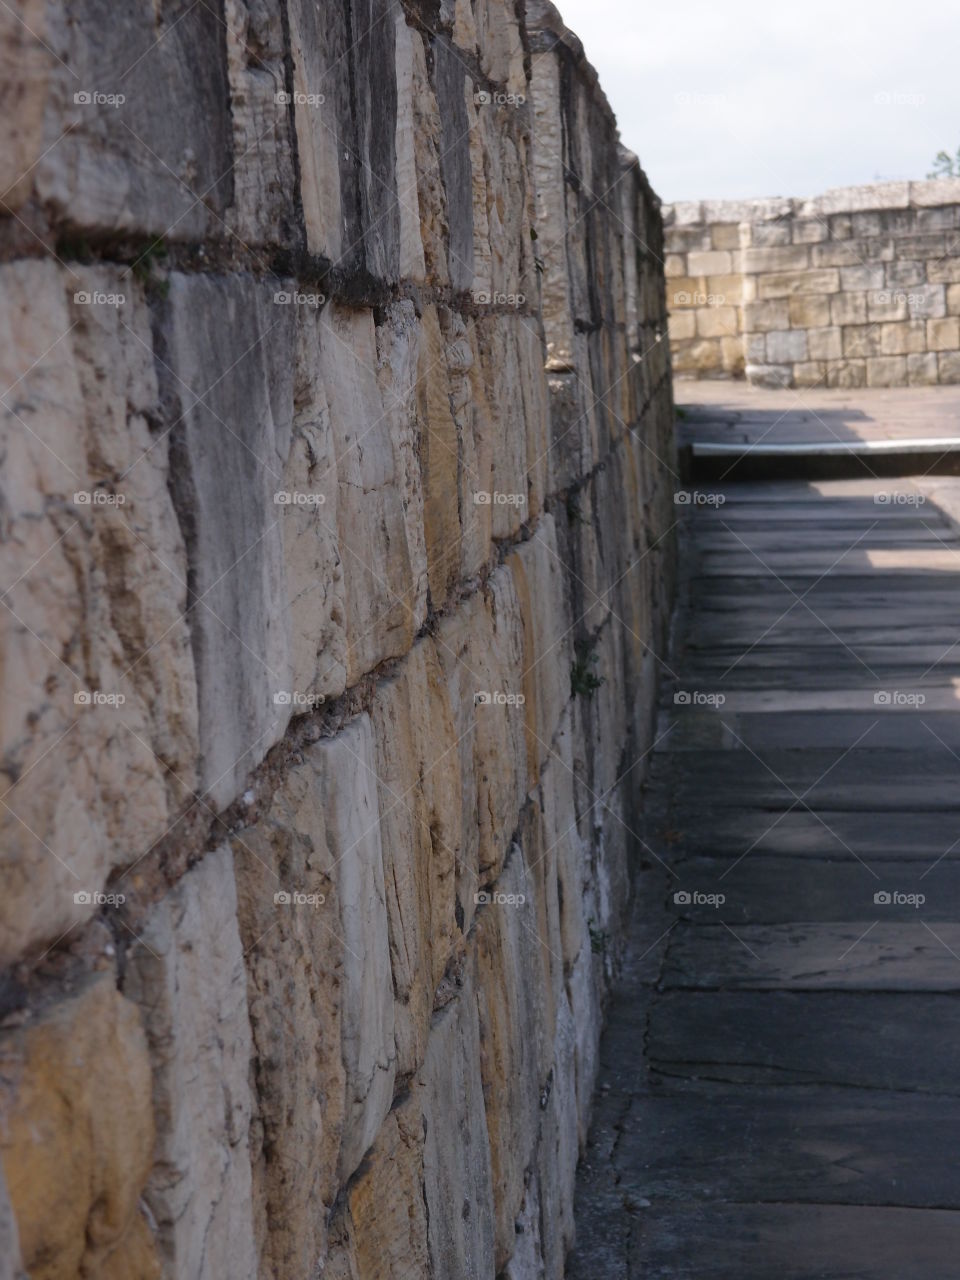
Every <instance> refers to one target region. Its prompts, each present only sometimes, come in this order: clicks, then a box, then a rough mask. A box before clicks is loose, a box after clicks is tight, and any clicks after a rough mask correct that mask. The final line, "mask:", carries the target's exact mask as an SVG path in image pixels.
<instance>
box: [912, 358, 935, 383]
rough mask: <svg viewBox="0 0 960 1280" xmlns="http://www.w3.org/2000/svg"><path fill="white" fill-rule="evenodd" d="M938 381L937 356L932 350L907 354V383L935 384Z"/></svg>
mask: <svg viewBox="0 0 960 1280" xmlns="http://www.w3.org/2000/svg"><path fill="white" fill-rule="evenodd" d="M938 381H939V372H938V369H937V357H936V355H935V354H934V353H933V352H931V353H929V354H924V355H908V356H907V383H908V384H909V385H910V386H911V387H930V386H936V384H937V382H938Z"/></svg>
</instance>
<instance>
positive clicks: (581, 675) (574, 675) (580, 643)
mask: <svg viewBox="0 0 960 1280" xmlns="http://www.w3.org/2000/svg"><path fill="white" fill-rule="evenodd" d="M595 644H596V641H595V640H577V641H576V642H575V644H574V646H573V651H574V655H575V656H574V660H573V666H572V667H571V668H570V692H571V693H572V694H574V695H576V694H580V696H581V697H583V698H592V697H593V695H594V694H595V693H596V691H597V690H598V689H599V688H600V686H601V685H602V684H603V681H604V677H603V676H598V675H597V674H596V673H595V672H594V671H593V669H592V668H593V667H595V666H596V664H597V655H596V653H595V652H594V645H595Z"/></svg>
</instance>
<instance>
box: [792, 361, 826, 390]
mask: <svg viewBox="0 0 960 1280" xmlns="http://www.w3.org/2000/svg"><path fill="white" fill-rule="evenodd" d="M826 376H827V367H826V364H825V363H824V362H823V361H822V360H807V361H804V362H802V363H800V364H795V365H794V366H793V385H794V386H795V387H819V386H821V384H822V383H823V381H824V379H825V378H826Z"/></svg>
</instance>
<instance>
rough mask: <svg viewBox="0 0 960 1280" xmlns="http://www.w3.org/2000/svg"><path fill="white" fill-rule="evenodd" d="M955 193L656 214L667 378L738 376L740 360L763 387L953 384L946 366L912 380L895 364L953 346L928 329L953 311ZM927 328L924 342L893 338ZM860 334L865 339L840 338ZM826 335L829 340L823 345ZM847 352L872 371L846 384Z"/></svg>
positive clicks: (941, 330)
mask: <svg viewBox="0 0 960 1280" xmlns="http://www.w3.org/2000/svg"><path fill="white" fill-rule="evenodd" d="M958 190H960V185H958V182H957V181H956V180H953V179H945V180H934V181H927V182H911V183H907V182H888V183H875V184H872V185H870V186H865V187H849V188H840V189H837V190H834V191H828V192H827V193H826V195H824V196H820V197H817V198H816V199H814V200H778V201H769V200H747V201H740V202H735V201H705V202H704V203H703V204H702V205H687V204H683V205H676V206H673V207H672V208H671V209H667V210H665V222H666V232H665V243H666V248H667V250H668V253H667V257H666V265H665V274H666V276H667V277H668V287H667V300H668V305H669V308H670V311H671V316H670V343H671V347H672V350H673V365H674V369H675V371H676V372H677V374H679V375H680V376H682V377H693V378H719V377H728V378H729V377H739V376H741V375H742V373H743V372H744V361H746V376H747V378H748V380H749V381H751V382H754V383H756V384H758V385H762V386H770V387H774V386H785V387H797V388H800V387H807V388H809V387H815V386H823V385H826V386H831V387H835V386H850V385H855V384H854V383H852V382H851V381H850V379H851V378H852V377H859V378H860V382H859V383H857V384H856V385H863V384H864V382H866V383H867V385H871V386H906V385H908V384H911V385H912V384H914V383H916V382H918V381H921V380H923V381H927V382H931V383H935V382H938V381H939V382H950V381H951V380H952V379H953V377H954V362H953V361H952V360H951V359H949V358H948V359H946V360H942V361H938V360H934V361H932V362H931V361H926V362H925V363H924V365H923V366H922V367H923V368H924V369H925V370H926V372H925V373H923V374H921V373H920V372H919V370H920V368H921V365H920V364H919V363H918V362H915V363H914V365H912V366H911V365H910V363H909V361H904V360H902V359H899V357H901V356H926V355H937V354H939V353H946V352H951V351H953V350H955V346H954V337H955V334H954V330H953V328H952V326H950V325H949V324H947V325H946V326H943V327H941V326H939V325H938V324H937V323H936V321H937V320H939V319H942V318H944V317H953V316H954V315H955V311H954V309H953V308H952V306H949V307H948V305H947V299H946V298H945V295H944V292H943V291H944V289H945V288H950V287H952V282H954V281H956V280H958V279H960V274H958V273H960V259H958V252H957V251H958V243H957V239H956V235H955V232H956V228H957V226H958V220H960V207H958V202H957V192H958ZM737 246H739V247H740V248H739V252H737ZM724 269H726V270H728V271H734V272H739V275H733V276H726V277H725V276H723V275H722V274H721V272H722V270H724ZM928 318H929V324H928V328H927V330H926V334H925V335H924V334H923V332H922V330H920V329H914V330H912V331H911V332H910V335H909V337H908V336H907V334H906V331H903V332H902V333H893V332H889V330H890V329H892V328H893V326H895V325H897V324H899V323H904V322H907V321H908V320H910V321H914V320H918V319H919V320H922V319H928ZM858 325H859V326H864V328H863V330H862V333H863V335H865V337H864V339H863V340H861V341H858V340H857V339H856V338H854V337H853V335H852V334H848V329H849V328H850V327H852V326H858ZM830 329H833V330H834V331H836V332H837V337H836V338H834V337H832V336H831V337H830V338H829V340H827V339H825V338H824V337H823V336H819V335H825V334H827V333H828V331H829V330H830ZM764 335H766V338H765V340H764ZM815 335H818V337H815ZM848 356H854V357H857V358H860V359H866V358H870V357H875V358H876V360H878V361H881V360H882V363H875V364H874V367H873V369H872V370H871V369H870V368H869V367H868V366H865V367H864V368H863V369H860V371H859V372H858V373H856V374H854V373H852V372H851V368H850V366H849V362H848V359H847V357H848ZM887 357H891V358H890V359H888V358H887Z"/></svg>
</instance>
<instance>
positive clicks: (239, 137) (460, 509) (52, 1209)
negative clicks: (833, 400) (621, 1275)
mask: <svg viewBox="0 0 960 1280" xmlns="http://www.w3.org/2000/svg"><path fill="white" fill-rule="evenodd" d="M3 8H4V7H3V6H2V5H0V71H2V72H3V74H2V75H0V99H2V100H3V102H4V103H5V104H6V105H7V106H8V107H10V110H9V111H8V113H7V114H8V116H9V117H10V128H9V130H8V133H9V134H10V139H9V146H8V147H6V148H5V149H4V153H3V156H2V157H0V169H2V178H3V182H4V200H3V202H2V205H3V207H2V210H0V227H2V229H3V231H4V237H5V238H4V242H3V243H4V255H3V263H2V265H0V338H2V342H0V352H2V354H0V375H2V376H0V391H2V394H0V432H2V446H3V458H4V461H5V464H6V465H5V467H4V474H3V479H2V492H0V496H2V503H0V529H2V534H3V536H2V537H0V604H2V606H3V608H2V609H0V656H2V663H0V673H2V674H0V711H2V715H0V721H2V725H3V730H2V753H0V755H2V770H3V776H4V781H3V786H2V787H0V834H2V836H3V846H2V847H3V858H4V871H5V873H6V875H5V878H4V888H5V893H4V898H3V903H2V904H0V960H2V961H3V962H4V964H5V966H6V967H7V977H6V979H5V982H4V984H3V986H2V991H0V1066H2V1070H0V1121H2V1123H0V1157H2V1168H3V1178H2V1179H0V1277H2V1280H24V1277H25V1276H30V1277H31V1278H39V1280H67V1278H68V1277H69V1278H70V1280H74V1278H76V1280H91V1278H92V1277H98V1278H101V1277H102V1280H220V1278H221V1277H227V1276H229V1277H230V1278H231V1280H254V1277H257V1278H259V1277H261V1276H263V1277H266V1276H270V1277H275V1278H276V1280H305V1278H306V1277H317V1276H323V1277H324V1280H330V1278H333V1280H450V1278H451V1277H467V1276H476V1277H478V1278H479V1277H485V1278H487V1277H491V1278H492V1277H493V1276H494V1275H502V1276H505V1277H509V1278H510V1280H531V1278H533V1277H538V1278H539V1280H561V1277H562V1274H563V1267H564V1259H565V1255H566V1253H567V1251H568V1250H569V1248H570V1246H571V1244H572V1241H573V1233H574V1226H573V1217H572V1196H573V1181H574V1169H575V1166H576V1163H577V1159H578V1155H579V1152H580V1150H581V1147H582V1144H583V1142H584V1140H585V1136H586V1133H587V1131H588V1125H589V1114H590V1109H591V1106H592V1104H593V1090H594V1085H595V1082H596V1073H597V1068H598V1060H597V1048H596V1046H597V1038H598V1035H599V1031H600V1026H601V1022H602V1017H603V1008H604V1004H605V1001H606V998H607V995H608V993H609V990H610V986H611V983H612V982H613V980H614V978H615V976H616V973H617V968H618V964H619V959H620V954H621V948H620V938H621V935H622V932H623V925H624V920H625V914H626V911H627V908H628V903H629V900H630V893H631V876H630V866H631V864H632V863H633V862H634V861H635V860H636V859H635V855H636V854H637V852H638V842H637V841H636V839H635V838H634V837H633V836H632V835H631V832H632V831H636V830H637V829H638V823H637V815H636V813H635V812H634V809H635V803H634V801H633V800H632V799H631V794H633V793H634V792H635V791H636V790H637V787H638V784H639V781H640V780H642V778H643V775H644V771H645V768H646V765H645V763H644V761H645V758H646V752H647V750H648V748H649V746H650V744H651V742H652V733H653V708H654V703H655V685H656V669H657V655H658V654H659V653H660V652H661V651H662V649H663V646H664V642H665V636H666V631H667V625H668V619H669V614H670V607H671V595H672V589H673V581H674V545H673V528H674V524H675V518H676V511H675V506H674V493H675V490H676V485H677V484H678V482H679V481H678V477H677V464H676V457H675V451H674V442H673V425H674V424H673V406H672V394H671V362H670V342H669V339H668V336H667V313H666V308H665V305H664V275H663V265H662V264H663V260H664V256H665V255H664V235H663V222H662V218H661V212H660V204H659V201H658V199H657V197H656V195H655V194H654V192H653V191H652V190H651V188H650V186H649V184H648V182H647V179H646V177H645V176H644V174H643V172H642V170H641V168H640V166H639V163H638V161H637V159H636V157H635V156H634V155H632V154H631V153H629V152H627V151H625V150H624V149H623V148H622V147H621V146H620V145H619V140H618V137H617V133H616V125H615V121H614V119H613V115H612V113H611V111H610V108H609V105H608V103H607V101H606V99H605V97H604V95H603V92H602V90H601V89H600V87H599V85H598V83H597V78H596V74H595V72H594V71H593V69H592V68H591V67H590V66H589V64H588V63H587V62H586V60H585V58H584V55H583V49H582V46H581V45H580V42H579V41H578V40H577V38H576V37H575V36H574V35H572V33H570V32H569V31H567V30H566V28H565V27H564V26H563V23H562V21H561V19H560V16H559V14H558V13H557V11H556V10H555V9H554V8H553V6H552V5H550V4H549V3H546V0H529V3H527V4H526V5H525V6H517V5H514V4H513V3H512V0H439V3H433V4H429V3H426V0H410V2H409V3H404V4H401V3H399V0H390V2H389V3H373V0H348V2H347V3H344V4H333V3H331V2H330V0H322V3H320V4H319V5H315V4H308V3H305V0H291V3H290V4H287V5H281V4H279V3H277V2H276V0H264V3H259V2H258V3H254V2H253V0H225V3H224V4H223V5H221V6H219V8H217V6H214V7H213V8H211V7H209V6H205V5H203V4H201V5H199V6H195V7H194V8H193V9H191V8H190V6H189V4H187V5H181V6H180V7H179V8H178V7H176V6H174V10H173V12H172V13H168V12H167V6H157V5H153V6H151V5H149V4H146V3H144V2H142V0H135V3H133V4H132V6H127V7H126V8H124V9H123V11H122V12H114V11H112V10H110V9H109V7H108V6H106V5H104V4H103V3H102V0H80V2H79V3H78V4H77V5H76V6H73V7H72V8H71V10H70V13H69V15H66V14H57V13H54V12H53V10H52V9H51V10H49V12H48V11H46V10H44V8H43V6H41V5H40V4H38V3H34V0H29V2H28V3H27V4H26V5H25V6H20V9H19V11H18V13H19V14H20V15H22V19H23V21H18V19H17V17H15V16H14V15H13V14H12V12H9V11H8V12H4V11H3ZM214 8H216V12H214ZM24 24H26V25H24ZM74 95H78V96H77V97H76V98H75V96H74ZM85 96H89V98H90V101H86V100H85ZM702 212H703V211H702V210H701V209H700V208H699V206H698V207H697V209H696V210H695V211H690V213H691V216H690V218H689V219H686V220H685V218H684V217H683V216H681V217H679V218H678V219H676V220H675V229H676V230H677V232H683V233H684V235H685V237H686V238H685V239H684V242H683V248H682V250H680V249H678V250H677V252H676V253H674V252H671V255H670V256H671V259H672V261H671V265H670V270H671V283H672V287H673V288H674V289H675V291H676V292H677V294H678V295H679V294H680V293H683V292H687V293H688V294H689V297H688V301H687V302H686V303H684V304H683V305H682V306H681V305H679V304H678V309H677V312H676V315H677V316H678V317H682V318H684V319H686V318H687V317H689V320H688V324H687V329H688V335H689V337H690V338H691V339H693V340H695V345H694V346H692V347H691V352H692V354H691V357H690V359H691V361H692V363H693V364H695V365H696V364H697V363H698V361H701V360H702V362H703V364H704V366H705V367H706V366H707V365H708V364H709V366H710V367H711V368H713V369H714V370H720V371H722V370H725V369H726V370H733V369H736V368H737V367H739V366H740V365H742V363H743V344H742V341H741V323H740V318H739V316H740V311H739V309H740V307H741V304H742V302H743V300H744V298H745V297H746V291H745V290H744V289H743V288H742V286H741V274H740V273H741V266H742V255H743V254H744V253H745V252H752V253H754V254H761V255H763V254H766V255H768V257H766V258H763V257H761V258H760V259H758V261H760V262H761V263H764V264H769V265H771V267H773V266H775V267H776V268H777V270H778V271H782V272H790V271H791V270H794V269H795V268H796V267H797V264H799V262H800V259H801V258H806V255H808V254H809V253H811V252H812V248H813V247H817V244H816V242H814V241H812V240H811V241H807V240H804V241H802V242H800V241H798V242H797V244H792V243H790V242H788V241H785V240H784V239H783V237H782V236H780V237H777V236H773V237H769V238H768V240H767V241H766V242H764V243H761V242H760V240H759V239H758V241H757V242H756V243H755V244H752V243H751V244H748V243H745V242H742V241H741V237H740V232H739V229H738V226H737V222H736V221H733V222H731V223H729V224H728V225H727V226H726V228H725V231H724V233H723V234H722V235H719V236H718V237H717V239H716V242H714V240H713V238H712V237H711V236H710V235H709V234H707V235H704V233H703V229H702V228H699V229H698V227H697V225H696V219H698V218H701V217H702ZM926 212H927V214H928V215H929V216H928V217H927V218H926V220H925V221H924V222H923V223H921V222H920V221H918V222H917V224H916V225H915V226H914V227H913V228H912V245H911V248H912V251H913V252H914V253H915V254H916V255H917V257H916V258H914V259H911V261H915V262H920V261H923V260H924V259H923V254H924V253H925V252H926V250H927V248H929V245H930V244H931V243H932V239H931V238H933V239H936V238H937V237H940V238H941V239H942V238H943V237H944V236H945V235H946V233H947V231H948V230H950V229H952V228H948V227H947V226H946V225H945V224H943V223H942V220H939V219H938V218H937V217H936V216H934V215H936V214H937V213H938V210H937V208H936V207H935V206H930V207H927V209H926ZM681 213H682V211H681ZM836 216H837V217H838V218H839V217H841V216H849V217H850V218H852V217H853V216H854V214H853V212H851V213H850V214H849V215H841V214H837V215H836ZM809 221H811V219H809V218H808V222H809ZM870 234H872V232H870V231H869V230H868V229H866V228H864V227H860V226H857V227H856V228H854V226H853V224H852V223H851V227H850V237H849V238H850V239H851V242H853V240H854V239H856V241H857V242H858V243H859V242H860V241H861V240H864V239H866V238H868V237H869V235H870ZM888 238H889V237H888ZM808 244H809V245H811V246H812V247H811V248H808V247H807V246H808ZM686 254H689V255H691V256H692V257H693V262H692V264H690V263H688V262H687V261H686V258H685V257H684V260H683V262H682V263H681V262H680V261H679V259H680V257H682V256H683V255H686ZM771 254H772V255H774V256H773V257H769V255H771ZM697 255H698V256H697ZM871 262H872V264H873V265H874V266H876V265H877V264H878V263H879V264H881V265H882V266H883V267H884V269H885V267H886V266H887V265H890V264H889V263H888V262H886V261H885V260H883V259H882V258H880V257H879V256H878V257H877V258H876V260H875V261H874V260H873V259H871ZM850 265H851V264H849V263H847V262H844V263H843V264H842V266H841V265H839V264H838V266H836V267H827V268H824V270H827V271H833V272H835V273H836V272H838V271H839V270H841V269H845V268H847V267H848V266H850ZM852 265H856V264H852ZM893 265H896V264H893ZM678 266H679V267H681V268H682V271H677V270H676V268H677V267H678ZM701 268H702V269H703V270H704V271H708V272H709V273H711V274H709V275H708V276H705V277H704V278H703V279H700V278H696V279H693V278H691V276H689V275H687V274H684V273H687V272H688V270H689V271H693V270H694V269H696V270H699V269H701ZM924 279H925V280H926V279H927V277H926V276H924ZM884 283H886V279H885V281H884ZM957 284H958V282H957V281H956V280H955V279H954V277H953V276H951V275H950V273H949V272H947V271H944V272H941V273H940V278H938V279H936V280H935V281H934V280H931V281H929V289H930V293H929V296H927V295H926V294H925V295H924V298H923V299H921V300H920V301H917V300H915V307H916V309H917V314H916V315H913V314H911V315H910V317H909V319H907V318H904V319H899V320H897V319H893V318H892V317H887V319H886V320H885V323H886V324H888V326H890V328H889V329H888V335H889V336H888V338H887V346H886V347H885V348H882V349H878V350H877V351H875V352H874V351H871V352H870V354H869V355H864V356H863V357H859V362H860V364H861V365H862V366H863V376H864V379H866V377H867V375H868V368H867V366H868V365H870V363H871V362H872V361H873V362H876V361H880V360H908V359H910V358H912V357H913V356H916V355H918V354H923V352H924V351H925V350H926V348H924V349H923V350H921V349H920V348H918V347H917V346H916V340H915V339H912V340H911V341H908V340H907V338H906V336H903V335H902V334H901V331H900V330H899V329H897V331H896V332H894V329H895V328H896V326H898V325H908V326H909V325H915V326H917V328H915V329H911V330H910V332H911V333H919V332H921V331H922V332H923V334H924V337H926V333H927V328H926V326H927V324H928V323H931V324H932V323H934V322H936V330H935V332H936V341H937V357H938V358H937V359H936V360H935V361H934V363H933V365H932V366H929V365H925V366H923V367H921V366H919V365H917V364H915V365H914V366H912V367H911V376H912V377H914V378H915V379H920V378H923V377H930V376H937V377H940V376H942V371H943V373H949V372H950V366H949V362H950V361H955V360H956V359H957V357H958V355H960V350H958V347H957V345H956V344H953V342H952V339H953V333H954V328H955V324H954V323H953V322H954V321H955V320H956V317H957V314H958V312H960V303H957V305H954V304H955V303H956V302H957V300H956V299H955V298H954V296H953V294H954V293H955V292H956V287H957ZM903 287H905V288H906V287H909V286H908V285H907V284H906V283H904V286H903ZM918 287H919V286H918ZM704 288H709V290H710V291H711V292H712V294H713V295H714V297H713V300H712V302H711V303H710V304H708V307H707V310H706V311H704V310H703V309H702V308H701V307H700V306H699V304H698V302H696V301H695V300H694V299H693V294H695V293H699V292H700V291H701V290H702V289H704ZM794 295H796V297H801V296H802V295H801V294H800V293H799V292H797V291H796V290H791V291H790V294H789V296H787V295H784V297H783V298H782V299H777V300H775V301H774V302H773V303H769V304H767V303H763V304H761V305H766V306H768V307H769V308H770V313H769V318H770V320H771V323H770V324H769V325H768V326H767V329H769V331H770V332H772V333H773V334H782V333H783V332H785V331H788V330H789V329H790V328H791V323H792V322H791V320H790V319H789V314H790V313H789V304H790V303H791V302H793V301H795V296H794ZM750 301H751V303H754V302H756V299H755V297H754V296H751V298H750ZM812 305H813V304H811V307H812ZM923 305H926V307H927V309H926V311H924V312H923V314H920V310H921V307H922V306H923ZM821 310H822V314H819V315H818V316H817V317H816V318H817V320H818V327H819V328H820V329H823V330H829V329H831V328H833V327H834V325H835V324H838V323H839V322H834V320H833V319H832V317H831V316H830V314H829V309H828V308H821ZM781 312H782V313H783V314H782V316H781V315H780V313H781ZM797 314H799V313H797ZM811 314H812V312H811ZM861 323H862V324H867V323H868V321H867V319H866V316H865V317H864V319H863V321H862V322H861ZM681 327H682V326H681ZM767 329H765V330H764V332H766V331H767ZM931 332H933V330H931ZM696 343H699V344H702V345H696ZM892 348H896V349H895V350H894V349H892ZM901 348H902V349H901ZM820 359H827V357H826V356H824V357H820V356H816V357H814V356H812V355H811V361H815V360H820ZM678 363H679V362H678ZM870 372H871V376H872V377H874V378H876V377H878V376H882V375H883V372H884V370H883V368H882V367H881V366H880V365H879V364H876V363H874V366H873V369H872V370H871V371H870ZM621 779H626V780H627V781H626V782H622V781H621Z"/></svg>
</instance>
